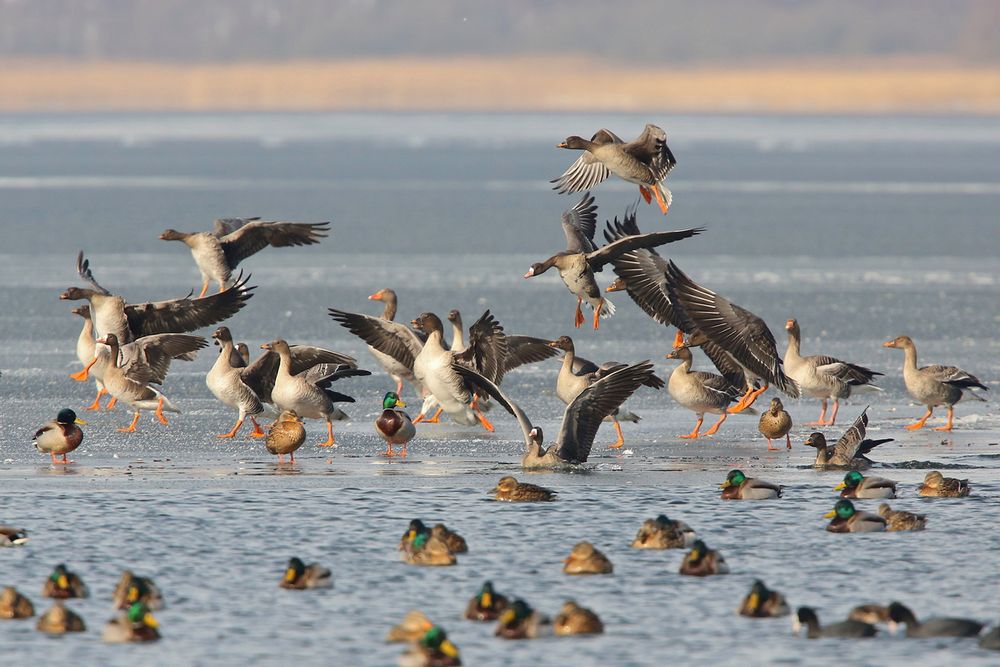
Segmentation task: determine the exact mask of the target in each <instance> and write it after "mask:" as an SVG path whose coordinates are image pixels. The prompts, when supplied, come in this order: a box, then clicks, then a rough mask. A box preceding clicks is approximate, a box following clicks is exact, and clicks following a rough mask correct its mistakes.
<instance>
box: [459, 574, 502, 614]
mask: <svg viewBox="0 0 1000 667" xmlns="http://www.w3.org/2000/svg"><path fill="white" fill-rule="evenodd" d="M508 604H509V601H508V600H507V597H506V596H504V595H500V594H499V593H497V592H496V591H494V590H493V584H492V583H491V582H489V581H487V582H485V583H484V584H483V586H482V588H481V589H479V592H478V593H476V595H474V596H473V597H472V599H471V600H469V604H468V605H467V606H466V607H465V618H467V619H469V620H470V621H495V620H496V619H498V618H499V617H500V614H502V613H503V612H504V611H505V610H506V609H507V605H508Z"/></svg>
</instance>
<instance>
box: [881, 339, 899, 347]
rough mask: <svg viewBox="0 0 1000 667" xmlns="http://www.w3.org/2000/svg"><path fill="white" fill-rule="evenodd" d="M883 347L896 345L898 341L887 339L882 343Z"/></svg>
mask: <svg viewBox="0 0 1000 667" xmlns="http://www.w3.org/2000/svg"><path fill="white" fill-rule="evenodd" d="M882 347H896V341H894V340H887V341H885V342H884V343H882Z"/></svg>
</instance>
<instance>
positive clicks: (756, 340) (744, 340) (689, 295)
mask: <svg viewBox="0 0 1000 667" xmlns="http://www.w3.org/2000/svg"><path fill="white" fill-rule="evenodd" d="M666 277H667V290H668V292H669V294H670V300H671V301H672V302H673V303H674V304H680V306H681V308H682V309H683V315H684V317H686V318H688V319H690V320H691V323H693V324H694V325H695V326H696V327H697V328H698V329H700V330H701V331H702V333H704V334H705V336H706V337H707V338H708V339H709V340H710V341H712V342H713V343H715V344H717V345H719V346H720V347H721V348H722V349H724V350H725V351H726V352H728V353H729V354H731V355H732V356H733V358H734V359H735V360H736V361H737V362H739V364H740V365H741V366H743V367H744V368H746V369H747V370H748V371H750V372H751V373H753V374H755V375H757V376H759V377H761V378H763V379H764V380H766V381H767V382H769V383H771V384H773V385H775V386H776V387H777V388H778V389H780V390H781V391H783V392H784V393H786V394H788V395H789V396H791V397H792V398H797V397H798V395H799V388H798V385H796V383H795V382H794V381H793V380H792V379H790V378H789V377H787V376H786V375H785V373H784V371H783V370H782V367H781V357H780V356H779V355H778V350H777V345H776V344H775V341H774V335H773V334H772V333H771V330H770V329H768V328H767V325H766V324H764V321H763V320H762V319H760V318H759V317H757V316H756V315H754V314H753V313H751V312H750V311H749V310H747V309H745V308H741V307H740V306H737V305H736V304H734V303H730V302H729V301H728V300H727V299H726V298H724V297H722V296H720V295H718V294H716V293H715V292H713V291H712V290H710V289H707V288H705V287H702V286H701V285H699V284H697V283H696V282H694V281H693V280H691V279H690V278H688V277H687V275H685V274H684V272H683V271H681V270H680V269H679V268H678V267H677V265H676V264H674V263H673V262H672V261H669V262H668V263H667V273H666Z"/></svg>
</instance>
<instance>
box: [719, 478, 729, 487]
mask: <svg viewBox="0 0 1000 667" xmlns="http://www.w3.org/2000/svg"><path fill="white" fill-rule="evenodd" d="M731 486H732V484H731V483H730V482H729V480H728V479H727V480H726V481H725V482H723V483H722V484H719V488H720V489H728V488H729V487H731Z"/></svg>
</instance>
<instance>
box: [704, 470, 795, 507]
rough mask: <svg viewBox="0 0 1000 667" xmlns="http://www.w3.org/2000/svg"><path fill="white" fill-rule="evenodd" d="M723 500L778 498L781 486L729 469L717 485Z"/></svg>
mask: <svg viewBox="0 0 1000 667" xmlns="http://www.w3.org/2000/svg"><path fill="white" fill-rule="evenodd" d="M719 488H721V489H722V499H723V500H768V499H770V498H780V497H781V492H782V490H783V489H784V487H783V486H780V485H778V484H771V483H770V482H765V481H764V480H761V479H756V478H754V477H747V476H746V474H745V473H744V472H743V471H742V470H730V471H729V475H727V476H726V481H725V482H723V483H722V484H720V485H719Z"/></svg>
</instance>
